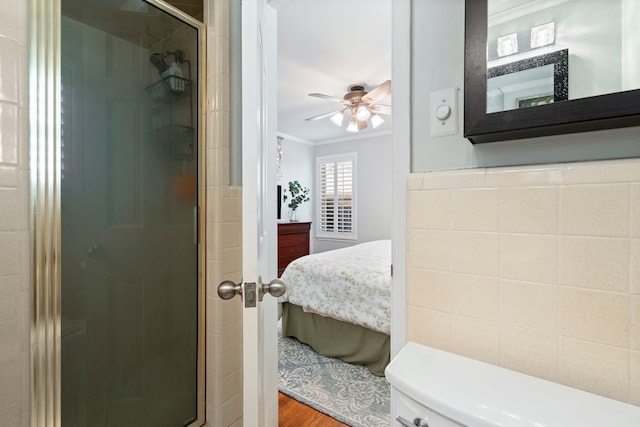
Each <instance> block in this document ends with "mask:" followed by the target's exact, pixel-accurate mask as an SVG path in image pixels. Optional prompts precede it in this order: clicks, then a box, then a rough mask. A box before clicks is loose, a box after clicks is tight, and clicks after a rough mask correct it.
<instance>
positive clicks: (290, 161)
mask: <svg viewBox="0 0 640 427" xmlns="http://www.w3.org/2000/svg"><path fill="white" fill-rule="evenodd" d="M313 172H314V159H313V145H311V144H310V143H306V142H299V141H295V140H292V139H286V138H285V139H284V140H283V141H282V178H281V179H279V180H278V185H282V190H283V192H284V190H285V189H286V190H287V196H288V197H289V199H291V194H290V193H289V184H288V183H289V181H295V180H298V182H300V184H301V185H302V186H303V187H307V188H309V189H311V192H310V193H309V198H310V199H311V200H309V201H308V202H307V203H303V204H302V205H301V206H300V207H299V208H298V209H299V210H300V221H313V194H314V193H313ZM288 203H289V201H288V200H287V201H286V202H284V203H282V217H281V221H284V222H286V221H287V218H288V212H289V208H288V207H287V204H288Z"/></svg>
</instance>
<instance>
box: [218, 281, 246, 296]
mask: <svg viewBox="0 0 640 427" xmlns="http://www.w3.org/2000/svg"><path fill="white" fill-rule="evenodd" d="M241 294H242V285H241V284H237V285H236V284H235V283H234V282H232V281H231V280H225V281H224V282H222V283H220V284H219V285H218V296H219V297H220V298H222V299H231V298H233V297H235V296H236V295H241Z"/></svg>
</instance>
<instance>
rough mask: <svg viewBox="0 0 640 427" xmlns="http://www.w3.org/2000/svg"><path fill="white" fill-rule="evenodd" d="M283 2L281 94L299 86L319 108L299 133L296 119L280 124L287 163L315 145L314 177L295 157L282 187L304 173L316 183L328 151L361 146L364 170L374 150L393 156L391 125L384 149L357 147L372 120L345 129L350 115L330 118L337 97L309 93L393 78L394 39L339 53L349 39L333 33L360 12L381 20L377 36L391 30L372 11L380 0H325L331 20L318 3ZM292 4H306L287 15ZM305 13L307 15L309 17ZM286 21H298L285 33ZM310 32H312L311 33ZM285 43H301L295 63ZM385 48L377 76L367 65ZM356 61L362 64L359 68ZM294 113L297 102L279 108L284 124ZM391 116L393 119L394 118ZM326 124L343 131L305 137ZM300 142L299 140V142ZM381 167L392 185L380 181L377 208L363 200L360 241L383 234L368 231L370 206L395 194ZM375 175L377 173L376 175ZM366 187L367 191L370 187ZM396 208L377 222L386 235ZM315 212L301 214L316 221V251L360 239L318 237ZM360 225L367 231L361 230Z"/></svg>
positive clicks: (363, 17) (333, 92) (302, 97)
mask: <svg viewBox="0 0 640 427" xmlns="http://www.w3.org/2000/svg"><path fill="white" fill-rule="evenodd" d="M281 3H283V5H282V7H281V8H279V10H278V26H279V29H278V30H279V35H278V40H279V46H278V48H279V51H278V55H279V68H278V73H279V75H278V80H279V85H280V90H279V94H282V93H284V94H285V95H284V96H285V97H286V96H287V95H286V93H287V92H293V91H297V92H298V93H297V95H298V96H299V98H298V101H299V104H300V105H301V104H302V103H303V102H305V103H306V102H307V100H309V99H310V100H311V101H313V102H315V103H316V104H314V107H315V108H317V111H316V112H314V113H309V114H307V115H306V116H303V117H302V120H299V122H300V123H303V124H304V129H302V128H303V126H302V125H299V128H298V130H299V131H300V132H301V133H300V134H298V133H296V130H294V128H293V125H291V126H290V127H289V128H288V129H291V130H287V131H284V130H283V129H284V128H285V126H286V125H287V123H284V124H285V126H282V128H281V127H280V126H279V128H278V131H279V136H280V137H282V138H283V141H282V146H283V158H284V161H283V162H284V163H285V164H286V162H287V160H289V159H291V158H292V156H297V155H298V154H299V152H301V151H304V150H305V149H306V147H310V148H308V149H307V150H308V151H310V155H309V157H310V159H311V161H310V165H309V167H308V168H309V170H310V173H309V176H310V178H309V181H308V182H305V181H303V180H304V179H306V177H305V176H304V174H303V171H301V170H300V169H301V165H302V164H303V163H302V162H298V163H296V166H297V168H296V169H295V171H294V172H290V173H289V174H287V171H286V170H285V171H284V177H283V179H282V180H281V181H279V182H277V184H280V185H282V187H283V188H287V182H288V181H290V180H292V179H301V181H302V182H303V184H311V185H316V184H314V180H315V179H316V178H314V177H315V175H316V171H315V161H316V158H317V157H324V156H327V157H336V155H337V154H341V155H344V154H348V153H350V152H354V151H357V152H358V168H360V166H362V172H365V171H372V168H371V167H370V165H371V163H370V160H371V157H372V156H371V152H372V151H378V152H384V153H387V157H386V158H385V159H384V161H385V162H387V163H389V161H390V159H391V157H392V156H391V152H392V149H391V143H390V140H391V130H390V129H389V130H388V133H387V134H385V135H378V136H379V137H380V138H387V139H388V141H389V142H388V146H385V147H384V148H383V149H382V150H379V149H378V147H379V146H378V145H375V148H373V147H374V145H373V144H369V146H368V147H366V148H363V151H358V150H359V147H356V145H357V144H356V143H355V142H354V141H356V140H359V141H365V140H367V137H368V136H369V132H374V129H373V126H371V125H369V127H368V129H362V130H361V131H360V132H359V133H358V134H353V133H348V132H346V129H344V128H346V126H347V122H348V120H345V121H344V122H343V125H342V129H340V128H339V127H337V126H336V125H335V124H333V123H332V122H331V121H330V114H329V113H330V112H331V111H332V110H335V109H336V108H334V107H335V105H336V104H335V103H332V101H333V100H330V99H323V98H320V97H316V98H312V97H309V93H320V94H326V95H329V96H332V97H337V98H341V97H342V95H343V94H344V93H345V92H346V91H347V90H348V87H349V86H350V85H351V84H353V83H356V82H361V81H363V80H364V81H365V83H367V84H366V85H365V86H366V87H367V88H368V89H369V90H371V88H372V87H375V86H377V85H379V84H382V83H383V81H385V80H386V79H389V78H391V76H390V68H391V66H390V62H391V61H390V42H389V44H388V45H387V44H385V43H381V44H379V45H378V46H377V52H374V53H371V52H370V50H368V46H367V43H363V45H364V46H360V45H359V46H358V49H351V52H350V53H349V54H348V55H343V54H341V53H340V51H341V50H342V49H341V46H342V45H343V44H345V43H341V42H340V41H336V40H333V39H332V37H333V36H334V35H335V33H336V32H335V30H334V29H335V28H341V27H343V25H341V21H340V18H341V17H344V16H351V17H357V18H354V19H353V21H366V22H369V23H371V22H376V24H375V25H373V26H374V27H375V28H376V32H375V33H376V34H375V36H377V35H378V34H379V33H382V34H387V33H386V32H385V30H384V29H381V28H379V26H378V25H377V21H375V19H373V17H371V15H372V14H373V15H375V13H374V12H373V11H372V10H373V8H374V6H373V3H375V2H367V4H365V5H363V4H360V3H358V2H350V5H346V4H345V3H344V2H341V4H340V5H339V7H340V8H341V9H340V11H338V12H335V10H334V11H333V13H332V12H331V11H330V10H332V9H331V8H332V5H331V3H332V2H322V6H321V7H322V8H323V9H327V11H326V15H331V16H329V18H333V19H331V20H330V21H326V20H324V18H326V16H325V12H324V11H318V10H317V9H316V8H314V6H313V2H306V1H305V0H290V1H285V2H281ZM309 3H312V4H311V5H309ZM351 3H354V4H356V6H354V7H356V8H357V10H351V9H349V8H350V7H351ZM316 4H317V2H316ZM390 4H391V2H390V1H389V2H388V5H389V6H388V9H389V12H390V10H391V7H390ZM316 7H317V6H316ZM358 7H359V8H358ZM293 9H302V10H300V11H297V12H296V13H297V15H295V14H294V12H291V14H292V15H291V16H288V14H287V13H288V12H289V10H293ZM305 12H306V13H305ZM381 15H384V17H386V19H387V21H388V22H387V25H386V26H387V27H389V28H390V20H391V17H390V15H391V14H390V13H383V14H381ZM305 16H306V17H307V18H305ZM310 16H312V17H313V19H309V18H308V17H310ZM288 19H290V21H287V20H288ZM312 21H313V22H312ZM283 25H284V26H287V25H288V26H291V27H293V32H292V33H291V34H285V33H284V32H282V33H281V31H280V30H281V28H282V26H283ZM354 25H355V26H356V28H357V23H354V22H352V23H351V26H350V28H353V26H354ZM318 27H320V28H318ZM306 33H309V36H308V37H307V34H306ZM356 33H357V31H356ZM375 36H374V37H375ZM388 38H389V39H390V38H391V37H390V30H389V35H388ZM308 39H313V42H315V41H316V40H323V41H325V42H326V43H325V45H324V46H322V45H316V44H314V43H313V42H309V40H308ZM332 41H333V42H332ZM281 43H290V44H292V45H293V44H296V43H297V44H298V46H295V47H297V48H299V49H298V50H297V51H296V53H294V55H297V56H298V58H293V59H296V62H295V63H293V65H291V61H292V56H282V55H283V53H285V54H286V52H285V50H284V49H280V48H281ZM347 44H348V43H347ZM387 46H389V48H388V49H385V48H386V47H387ZM286 47H290V46H286ZM361 47H362V49H361ZM289 50H291V49H289ZM383 51H384V52H383ZM385 53H387V54H388V56H389V59H388V61H387V64H386V65H387V67H388V72H387V74H385V75H384V77H381V78H380V80H376V79H378V77H372V75H373V74H370V73H369V68H368V67H369V66H370V65H373V64H374V63H375V64H376V65H380V62H382V57H384V56H385ZM297 59H299V60H297ZM303 59H306V60H307V62H303ZM354 64H358V65H359V69H358V67H357V66H355V65H354ZM287 67H290V68H291V69H293V70H295V71H296V72H295V73H291V74H286V72H284V73H283V70H285V68H287ZM329 67H332V70H333V73H331V76H330V78H328V79H327V80H328V82H327V81H325V80H324V78H325V77H326V76H323V74H324V72H325V69H326V68H329ZM354 69H356V71H354ZM351 79H353V80H351ZM325 85H326V86H325ZM318 98H320V99H318ZM385 103H386V102H385ZM291 105H292V106H293V105H294V104H293V103H291ZM297 108H298V109H300V108H301V107H300V106H298V107H297ZM294 113H295V109H294V108H291V109H290V110H283V109H282V108H280V107H279V114H280V116H279V125H280V124H282V123H281V121H282V120H288V119H290V118H291V117H292V116H293V114H294ZM327 114H329V115H327ZM315 115H319V116H322V115H325V117H324V118H319V119H317V120H309V121H305V120H304V119H305V118H308V117H313V116H315ZM347 118H348V117H347ZM385 119H387V117H385ZM388 121H389V122H390V120H388ZM387 124H388V123H387ZM325 127H328V128H329V131H331V132H335V131H336V130H337V132H341V133H340V134H339V135H336V134H335V133H333V134H332V135H333V136H321V135H320V133H319V132H318V134H317V135H316V137H315V138H314V137H313V136H309V137H306V135H310V134H311V130H312V129H320V128H322V129H324V128H325ZM302 132H307V133H306V134H302ZM375 132H379V129H376V130H375ZM349 136H352V137H353V136H355V138H352V139H351V140H349V141H348V139H349V138H348V137H349ZM296 137H297V138H296ZM316 141H318V142H320V143H318V144H315V143H314V142H316ZM385 142H387V141H385ZM296 143H297V145H295V144H296ZM380 145H381V146H382V145H384V142H381V144H380ZM343 147H348V148H343ZM331 150H333V151H331ZM295 158H296V159H298V157H295ZM381 171H382V169H378V173H377V175H378V176H380V177H382V176H384V177H386V178H387V181H388V182H389V186H388V188H384V190H381V189H382V188H383V187H384V184H380V186H379V187H378V199H377V203H378V205H376V206H374V207H373V208H372V209H367V206H369V207H371V205H359V206H360V208H361V209H362V212H363V215H364V213H365V212H368V214H367V216H368V218H365V219H364V220H363V222H362V223H360V224H359V225H361V226H362V228H361V229H359V230H358V231H359V232H358V239H357V242H358V243H360V242H367V241H371V240H374V239H377V238H381V237H378V236H375V237H373V236H372V234H369V233H368V230H367V229H368V227H369V226H370V224H369V223H367V222H366V221H369V220H370V219H372V218H373V217H375V216H376V215H375V214H371V212H374V211H376V210H377V211H378V212H381V211H384V210H385V209H384V208H383V209H380V206H379V202H380V200H387V199H391V184H390V183H391V181H392V171H391V168H390V167H389V169H388V170H387V169H384V172H381ZM387 171H388V175H387V174H386V173H387ZM374 175H375V174H371V175H369V179H368V181H374V180H375V178H376V177H375V176H374ZM300 177H302V178H300ZM371 177H373V179H372V178H371ZM381 180H382V178H381ZM362 182H363V185H362V187H363V189H364V188H365V187H366V185H364V180H363V181H362ZM387 189H388V192H387ZM363 191H366V189H365V190H363ZM312 194H313V195H314V196H317V190H315V189H313V188H312ZM363 196H364V197H363V198H362V199H361V200H362V201H363V202H364V201H367V200H373V198H369V197H368V194H366V192H365V193H363ZM313 203H314V202H313V201H312V202H311V204H313ZM283 209H284V210H285V211H284V212H283V217H285V218H286V205H285V206H284V207H283ZM310 210H311V211H313V210H314V209H313V207H311V208H310ZM391 210H392V208H391V207H389V209H388V212H389V215H388V216H386V217H384V222H383V224H382V225H381V226H380V227H378V228H379V229H386V235H385V236H384V237H386V238H388V239H390V238H391V215H390V212H391ZM312 213H313V212H312ZM316 218H317V216H315V217H313V218H306V217H305V218H301V221H310V220H311V221H312V224H311V227H312V230H311V241H312V244H311V248H310V249H311V253H317V252H325V251H328V250H331V249H337V248H340V247H346V246H350V245H352V244H353V243H355V242H354V241H349V242H347V241H344V240H343V241H336V240H333V241H330V240H321V239H317V238H316V232H315V229H316V226H317V224H316ZM371 222H373V221H371ZM372 227H375V226H373V225H372ZM360 231H362V232H361V233H360Z"/></svg>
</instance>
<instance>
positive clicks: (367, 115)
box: [305, 80, 391, 133]
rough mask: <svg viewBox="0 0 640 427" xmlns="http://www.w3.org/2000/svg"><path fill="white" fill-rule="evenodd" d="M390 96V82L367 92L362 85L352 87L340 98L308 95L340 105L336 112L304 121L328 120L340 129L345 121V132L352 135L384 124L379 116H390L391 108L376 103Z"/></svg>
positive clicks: (319, 94)
mask: <svg viewBox="0 0 640 427" xmlns="http://www.w3.org/2000/svg"><path fill="white" fill-rule="evenodd" d="M390 94H391V80H387V81H385V82H384V83H382V84H381V85H379V86H376V87H375V88H373V89H372V90H371V91H369V92H367V91H366V90H365V89H364V86H362V85H359V84H356V85H353V86H351V87H350V88H349V92H347V93H346V94H345V95H344V96H343V97H342V98H337V97H335V96H330V95H325V94H322V93H310V94H309V96H313V97H316V98H322V99H327V100H330V101H334V102H339V103H340V104H342V105H341V106H340V109H339V110H337V111H332V112H329V113H325V114H319V115H317V116H313V117H309V118H307V119H305V120H307V121H309V120H320V119H325V118H329V119H330V120H331V123H333V124H334V125H336V126H338V127H342V124H343V123H344V121H345V120H346V121H347V123H348V125H347V131H348V132H354V133H355V132H359V131H361V130H363V129H366V128H368V127H369V124H371V127H373V128H377V127H379V126H380V125H381V124H382V123H384V119H383V118H382V117H380V115H388V116H390V115H391V106H390V105H384V104H378V101H380V100H382V99H383V98H385V97H386V96H388V95H390ZM369 120H371V123H369Z"/></svg>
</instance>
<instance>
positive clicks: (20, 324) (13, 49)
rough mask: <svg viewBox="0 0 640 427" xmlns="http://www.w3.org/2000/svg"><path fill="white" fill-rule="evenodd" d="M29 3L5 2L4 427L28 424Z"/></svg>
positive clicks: (1, 120) (1, 45)
mask: <svg viewBox="0 0 640 427" xmlns="http://www.w3.org/2000/svg"><path fill="white" fill-rule="evenodd" d="M26 4H27V2H22V1H20V2H8V1H4V2H0V427H5V426H6V427H9V426H11V427H14V426H24V427H26V426H28V425H29V364H28V361H29V346H28V342H29V341H28V340H29V319H30V316H29V305H28V301H29V269H28V263H29V250H28V245H29V238H28V236H29V232H28V220H27V218H28V216H29V206H28V200H29V182H28V179H27V177H28V169H26V168H27V167H28V163H29V159H28V158H27V153H28V134H27V132H26V128H27V124H26V120H27V110H28V104H27V99H26V95H25V94H26V92H27V87H28V80H27V78H28V77H27V75H26V73H25V72H24V70H26V68H27V67H26V61H27V11H26Z"/></svg>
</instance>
